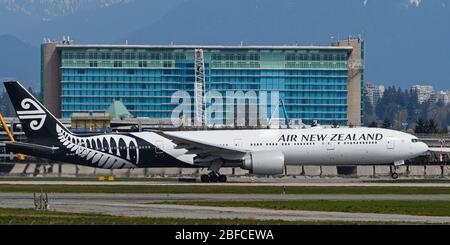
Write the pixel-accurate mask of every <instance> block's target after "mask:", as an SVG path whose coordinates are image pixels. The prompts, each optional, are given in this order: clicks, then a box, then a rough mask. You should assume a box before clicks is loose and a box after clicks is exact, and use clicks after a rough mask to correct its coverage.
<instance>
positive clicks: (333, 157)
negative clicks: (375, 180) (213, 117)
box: [134, 127, 428, 165]
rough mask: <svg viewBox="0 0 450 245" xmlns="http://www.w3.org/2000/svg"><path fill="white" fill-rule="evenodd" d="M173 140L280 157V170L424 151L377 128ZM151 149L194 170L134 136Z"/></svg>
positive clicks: (193, 135) (162, 141) (186, 158)
mask: <svg viewBox="0 0 450 245" xmlns="http://www.w3.org/2000/svg"><path fill="white" fill-rule="evenodd" d="M167 134H171V135H174V136H179V137H184V138H188V139H191V140H194V141H199V142H204V143H207V144H211V145H214V146H219V147H224V148H229V149H235V150H241V151H246V152H257V151H269V152H271V151H273V152H282V153H283V154H284V157H285V164H286V165H360V164H390V163H394V162H396V161H401V160H408V159H412V158H415V157H417V156H420V155H422V154H424V153H426V152H427V151H428V146H427V145H426V144H424V143H422V142H420V141H418V139H417V137H415V136H413V135H410V134H406V133H403V132H399V131H394V130H388V129H378V128H322V127H314V128H308V129H259V130H208V131H177V132H167ZM134 135H136V136H138V137H140V138H143V139H145V140H148V141H149V142H152V143H155V144H156V145H157V146H158V147H160V148H161V149H162V150H163V151H164V152H165V153H166V154H170V155H172V156H173V157H175V158H177V159H179V160H182V161H183V162H186V163H189V164H194V160H193V158H194V155H187V154H185V153H186V152H187V150H185V149H176V145H175V144H174V143H172V142H171V141H170V140H168V139H166V138H164V137H162V136H159V135H158V134H156V133H136V134H134Z"/></svg>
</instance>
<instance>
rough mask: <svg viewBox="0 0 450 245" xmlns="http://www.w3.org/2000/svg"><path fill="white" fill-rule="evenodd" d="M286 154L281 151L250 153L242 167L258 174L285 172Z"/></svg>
mask: <svg viewBox="0 0 450 245" xmlns="http://www.w3.org/2000/svg"><path fill="white" fill-rule="evenodd" d="M284 166H285V165H284V154H283V153H282V152H279V151H257V152H252V153H249V154H248V155H247V156H246V157H245V159H244V162H243V165H242V168H243V169H246V170H250V173H252V174H256V175H278V174H283V172H284Z"/></svg>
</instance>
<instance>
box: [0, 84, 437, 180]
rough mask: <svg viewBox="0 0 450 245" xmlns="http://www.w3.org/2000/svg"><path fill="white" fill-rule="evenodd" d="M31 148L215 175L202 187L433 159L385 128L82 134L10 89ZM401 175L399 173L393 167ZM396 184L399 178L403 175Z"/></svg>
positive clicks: (14, 148) (98, 164) (84, 161)
mask: <svg viewBox="0 0 450 245" xmlns="http://www.w3.org/2000/svg"><path fill="white" fill-rule="evenodd" d="M4 85H5V87H6V90H7V92H8V95H9V97H10V99H11V102H12V104H13V106H14V109H15V111H16V114H17V116H18V118H19V120H20V123H21V124H22V128H23V131H24V132H25V135H26V137H27V138H28V140H27V142H8V143H6V150H7V152H8V153H10V152H11V153H19V154H25V155H29V156H35V157H40V158H46V159H50V160H53V161H57V162H66V163H71V164H78V165H83V166H89V167H95V168H104V169H134V168H208V170H209V171H211V172H210V173H209V174H206V175H202V176H201V181H202V182H205V183H208V182H226V181H227V176H225V175H222V174H220V169H221V168H242V169H245V170H249V171H250V173H251V174H254V175H282V174H283V173H284V169H285V167H286V166H288V165H333V166H339V165H341V166H342V165H345V166H349V165H375V164H394V166H399V165H402V164H404V163H405V160H408V159H412V158H415V157H417V156H420V155H422V154H425V153H427V152H428V150H429V148H428V146H427V145H426V144H425V143H423V142H421V141H420V140H419V139H418V138H417V137H416V136H414V135H410V134H407V133H403V132H399V131H394V130H389V129H380V128H323V127H313V128H307V129H252V130H205V131H172V132H170V131H167V132H163V131H158V130H154V131H147V132H136V133H105V134H86V135H84V134H83V135H78V134H74V133H72V132H71V131H70V130H69V129H67V128H66V127H65V126H64V125H63V124H62V123H61V122H60V121H58V119H56V118H55V117H54V116H53V115H52V114H51V113H50V112H49V111H48V110H47V109H46V108H45V107H44V106H43V105H42V104H41V103H40V102H39V101H38V100H37V99H36V98H34V97H33V96H32V95H31V94H30V93H29V92H28V91H27V90H26V89H25V88H24V87H23V86H22V85H21V84H20V83H19V82H5V83H4ZM394 169H396V168H394ZM392 177H393V178H394V179H396V178H398V174H397V173H396V171H393V174H392Z"/></svg>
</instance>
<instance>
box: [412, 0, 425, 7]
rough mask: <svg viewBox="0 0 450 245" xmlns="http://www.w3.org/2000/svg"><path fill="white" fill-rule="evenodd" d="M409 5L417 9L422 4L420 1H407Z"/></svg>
mask: <svg viewBox="0 0 450 245" xmlns="http://www.w3.org/2000/svg"><path fill="white" fill-rule="evenodd" d="M409 3H410V4H413V5H416V7H419V5H420V4H421V3H422V0H409Z"/></svg>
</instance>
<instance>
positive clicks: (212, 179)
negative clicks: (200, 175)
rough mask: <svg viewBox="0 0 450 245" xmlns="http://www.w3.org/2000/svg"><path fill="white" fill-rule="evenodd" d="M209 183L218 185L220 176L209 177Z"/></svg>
mask: <svg viewBox="0 0 450 245" xmlns="http://www.w3.org/2000/svg"><path fill="white" fill-rule="evenodd" d="M209 181H210V182H211V183H217V182H218V181H219V176H217V175H215V174H213V175H211V176H209Z"/></svg>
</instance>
